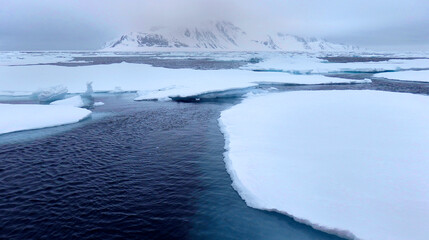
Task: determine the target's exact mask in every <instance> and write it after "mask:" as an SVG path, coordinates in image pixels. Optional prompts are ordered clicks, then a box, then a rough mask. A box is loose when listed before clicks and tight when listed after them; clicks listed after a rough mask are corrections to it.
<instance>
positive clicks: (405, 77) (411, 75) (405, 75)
mask: <svg viewBox="0 0 429 240" xmlns="http://www.w3.org/2000/svg"><path fill="white" fill-rule="evenodd" d="M374 77H383V78H388V79H395V80H402V81H414V82H429V70H421V71H403V72H386V73H378V74H375V75H374Z"/></svg>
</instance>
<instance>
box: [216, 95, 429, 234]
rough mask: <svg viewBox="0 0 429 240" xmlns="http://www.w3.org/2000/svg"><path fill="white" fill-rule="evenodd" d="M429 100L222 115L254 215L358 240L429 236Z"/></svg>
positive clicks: (275, 107)
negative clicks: (284, 218) (272, 214)
mask: <svg viewBox="0 0 429 240" xmlns="http://www.w3.org/2000/svg"><path fill="white" fill-rule="evenodd" d="M428 119H429V97H427V96H422V95H415V94H407V93H391V92H381V91H369V90H368V91H351V90H349V91H299V92H283V93H272V94H267V95H262V96H256V97H251V98H249V99H245V100H244V101H243V102H242V103H241V104H238V105H236V106H234V107H232V108H231V109H229V110H226V111H224V112H222V114H221V117H220V120H219V124H220V126H221V129H222V132H223V133H224V136H225V139H226V145H225V148H226V153H225V161H226V166H227V169H228V172H229V173H230V175H231V178H232V180H233V186H234V188H235V189H236V190H237V191H238V192H239V194H240V195H241V197H242V198H243V199H244V200H245V201H246V203H247V204H248V205H249V206H251V207H255V208H259V209H265V210H274V211H279V212H283V213H286V214H288V215H291V216H293V217H294V218H295V219H297V220H298V221H300V222H304V223H307V224H310V225H312V226H314V227H315V228H317V229H321V230H323V231H327V232H331V233H336V234H338V235H341V236H346V237H348V238H354V235H355V236H356V237H357V238H359V239H374V240H382V239H389V240H394V239H398V240H399V239H416V240H419V239H421V240H423V239H427V236H429V228H428V227H427V226H428V223H429V185H428V183H429V174H427V173H428V172H429V157H428V156H429V124H428Z"/></svg>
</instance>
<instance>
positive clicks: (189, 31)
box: [102, 21, 358, 52]
mask: <svg viewBox="0 0 429 240" xmlns="http://www.w3.org/2000/svg"><path fill="white" fill-rule="evenodd" d="M357 49H358V48H357V47H354V46H349V45H342V44H336V43H331V42H327V41H325V40H322V39H318V38H303V37H298V36H295V35H290V34H284V33H281V32H277V33H271V34H270V33H267V34H261V35H260V36H257V37H255V36H250V35H248V34H247V33H246V32H245V31H243V30H242V29H241V28H239V27H237V26H235V25H234V24H232V23H230V22H225V21H220V22H209V23H207V24H205V25H204V26H193V27H183V28H174V29H173V28H167V27H153V28H151V29H150V30H149V31H146V32H131V33H129V34H126V35H122V36H121V37H120V38H118V39H115V40H113V41H111V42H109V43H107V44H106V45H105V47H104V48H103V49H102V50H104V51H174V50H177V51H310V52H311V51H353V50H357Z"/></svg>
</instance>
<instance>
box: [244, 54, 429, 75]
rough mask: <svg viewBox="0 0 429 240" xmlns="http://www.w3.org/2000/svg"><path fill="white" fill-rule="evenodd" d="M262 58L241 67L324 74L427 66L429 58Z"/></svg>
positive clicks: (299, 56)
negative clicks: (351, 59)
mask: <svg viewBox="0 0 429 240" xmlns="http://www.w3.org/2000/svg"><path fill="white" fill-rule="evenodd" d="M263 59H264V60H263V61H261V62H259V63H255V64H248V65H246V66H244V67H242V69H250V70H258V71H283V72H289V73H294V74H324V73H341V72H382V71H399V70H406V69H425V68H426V69H427V68H429V59H391V60H387V61H379V62H349V63H335V62H328V61H327V60H323V59H320V58H317V57H315V56H311V55H306V54H269V55H266V56H264V57H263Z"/></svg>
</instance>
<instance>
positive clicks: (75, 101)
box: [50, 95, 85, 107]
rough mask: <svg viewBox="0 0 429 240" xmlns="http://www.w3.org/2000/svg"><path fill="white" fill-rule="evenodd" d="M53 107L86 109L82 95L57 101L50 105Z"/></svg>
mask: <svg viewBox="0 0 429 240" xmlns="http://www.w3.org/2000/svg"><path fill="white" fill-rule="evenodd" d="M50 104H51V105H63V106H72V107H84V106H85V103H84V102H83V100H82V97H81V96H80V95H77V96H73V97H69V98H66V99H62V100H57V101H54V102H51V103H50Z"/></svg>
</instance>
